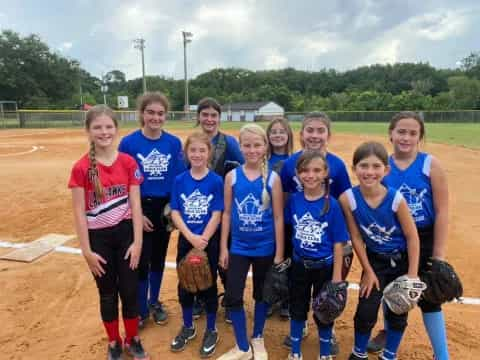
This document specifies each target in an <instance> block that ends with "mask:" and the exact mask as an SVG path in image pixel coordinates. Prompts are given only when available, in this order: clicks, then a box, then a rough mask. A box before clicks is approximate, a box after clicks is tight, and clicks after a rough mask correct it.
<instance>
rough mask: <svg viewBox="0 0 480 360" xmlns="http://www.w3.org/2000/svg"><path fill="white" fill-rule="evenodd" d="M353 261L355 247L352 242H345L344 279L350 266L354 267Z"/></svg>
mask: <svg viewBox="0 0 480 360" xmlns="http://www.w3.org/2000/svg"><path fill="white" fill-rule="evenodd" d="M352 262H353V247H352V244H349V243H347V244H345V245H344V246H343V259H342V279H343V280H346V279H347V276H348V273H349V272H350V268H351V267H352Z"/></svg>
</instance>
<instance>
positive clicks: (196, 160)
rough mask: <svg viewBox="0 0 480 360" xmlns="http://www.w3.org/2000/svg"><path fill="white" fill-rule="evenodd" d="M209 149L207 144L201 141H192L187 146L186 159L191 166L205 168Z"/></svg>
mask: <svg viewBox="0 0 480 360" xmlns="http://www.w3.org/2000/svg"><path fill="white" fill-rule="evenodd" d="M209 156H210V151H209V150H208V146H207V144H205V143H204V142H201V141H192V142H191V143H190V144H189V145H188V148H187V159H188V162H189V163H190V165H191V166H192V168H204V167H205V168H206V167H207V165H208V158H209Z"/></svg>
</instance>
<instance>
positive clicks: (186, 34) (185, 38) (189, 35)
mask: <svg viewBox="0 0 480 360" xmlns="http://www.w3.org/2000/svg"><path fill="white" fill-rule="evenodd" d="M182 36H183V72H184V77H185V113H186V117H187V119H190V114H189V111H190V104H189V99H188V76H187V44H188V43H190V42H192V36H193V34H192V33H191V32H189V31H182Z"/></svg>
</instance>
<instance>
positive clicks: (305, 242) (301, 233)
mask: <svg viewBox="0 0 480 360" xmlns="http://www.w3.org/2000/svg"><path fill="white" fill-rule="evenodd" d="M293 219H294V220H295V223H296V225H295V238H297V239H298V240H300V247H301V248H303V249H307V248H314V247H315V245H317V244H321V243H322V236H323V234H324V233H325V228H326V227H328V222H326V221H325V222H320V221H318V220H315V219H314V217H313V216H312V214H310V212H307V213H305V214H304V215H303V216H302V217H301V218H300V219H298V217H297V215H296V214H295V215H293Z"/></svg>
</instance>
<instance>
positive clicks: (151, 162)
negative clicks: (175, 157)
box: [137, 149, 172, 179]
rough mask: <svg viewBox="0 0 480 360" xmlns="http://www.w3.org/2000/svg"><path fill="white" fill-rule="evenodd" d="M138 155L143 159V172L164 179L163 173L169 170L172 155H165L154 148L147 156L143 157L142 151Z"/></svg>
mask: <svg viewBox="0 0 480 360" xmlns="http://www.w3.org/2000/svg"><path fill="white" fill-rule="evenodd" d="M137 157H138V158H139V159H140V160H141V161H142V166H143V172H144V173H145V174H149V175H150V178H152V177H153V178H160V179H163V173H165V172H167V170H168V164H169V162H170V158H171V157H172V155H171V154H168V155H165V154H162V153H160V152H159V151H158V150H157V149H153V150H152V151H151V152H150V154H148V155H147V156H146V157H143V155H142V154H140V153H138V154H137Z"/></svg>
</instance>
